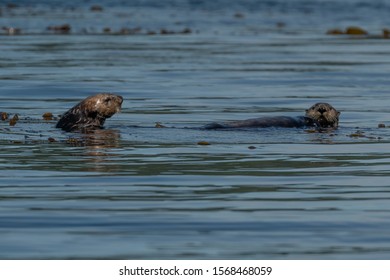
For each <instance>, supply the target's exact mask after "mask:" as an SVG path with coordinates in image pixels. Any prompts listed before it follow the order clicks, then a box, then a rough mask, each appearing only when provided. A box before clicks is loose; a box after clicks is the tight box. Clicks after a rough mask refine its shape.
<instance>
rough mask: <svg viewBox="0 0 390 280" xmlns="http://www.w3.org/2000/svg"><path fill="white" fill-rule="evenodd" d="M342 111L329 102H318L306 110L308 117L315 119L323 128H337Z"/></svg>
mask: <svg viewBox="0 0 390 280" xmlns="http://www.w3.org/2000/svg"><path fill="white" fill-rule="evenodd" d="M339 116H340V112H339V111H337V110H336V109H335V108H333V107H332V106H331V105H330V104H328V103H316V104H314V105H313V106H311V107H310V108H309V109H307V110H306V117H308V118H311V119H313V120H314V121H315V122H316V123H318V125H319V126H320V127H322V128H327V127H330V128H337V126H338V124H339Z"/></svg>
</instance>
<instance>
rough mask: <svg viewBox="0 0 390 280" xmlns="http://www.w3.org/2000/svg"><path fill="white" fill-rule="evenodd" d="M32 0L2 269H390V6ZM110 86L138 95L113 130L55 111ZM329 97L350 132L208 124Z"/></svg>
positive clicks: (18, 63) (2, 183) (15, 67)
mask: <svg viewBox="0 0 390 280" xmlns="http://www.w3.org/2000/svg"><path fill="white" fill-rule="evenodd" d="M14 3H15V5H11V4H9V2H6V3H5V2H3V1H0V27H2V29H1V30H0V34H1V35H0V111H1V112H7V113H8V115H9V116H10V117H12V116H14V115H15V114H17V115H18V116H19V120H18V121H17V122H16V124H15V125H14V126H11V125H10V123H9V120H5V121H0V167H1V168H0V170H1V171H0V258H1V259H388V258H389V256H390V237H389V234H388V233H389V232H390V223H389V219H390V183H389V179H390V159H389V155H390V154H389V148H390V130H389V128H388V127H387V126H389V125H390V118H389V115H390V109H389V107H388V103H389V88H390V80H389V74H388V73H390V48H389V44H390V39H387V38H385V36H383V35H382V34H383V29H387V28H390V18H389V17H388V13H389V11H390V1H366V0H361V1H358V0H347V1H320V0H317V1H305V0H294V1H276V0H269V1H260V0H257V1H256V0H248V1H227V0H218V1H178V0H176V1H174V0H171V1H163V2H162V1H156V0H149V1H119V0H118V1H102V0H99V1H93V3H92V2H90V1H82V2H80V1H67V2H66V3H62V1H15V2H14ZM96 5H97V6H96ZM92 6H95V7H94V8H93V9H91V7H92ZM64 26H67V27H66V28H64ZM349 26H358V27H361V28H363V29H365V30H366V31H367V32H368V34H369V35H365V36H349V35H328V34H326V33H327V31H328V30H330V29H334V28H338V29H341V30H345V29H346V28H347V27H349ZM48 27H50V28H48ZM55 27H57V28H55ZM54 29H57V30H54ZM167 33H168V34H167ZM98 92H113V93H116V94H120V95H122V96H123V98H124V102H123V106H122V111H121V113H119V114H116V115H114V116H113V117H112V118H110V119H108V120H107V121H106V124H105V129H104V130H101V131H96V132H95V133H92V134H87V135H85V134H80V133H66V132H62V131H60V130H58V129H56V128H55V123H56V120H49V121H46V120H43V118H42V115H43V114H44V113H47V112H50V113H52V114H53V115H54V116H58V115H60V114H62V113H63V112H65V111H66V110H67V109H69V108H70V107H72V106H73V105H75V104H76V103H77V102H79V101H80V100H82V99H84V98H85V97H87V96H89V95H92V94H95V93H98ZM316 102H329V103H331V104H332V105H333V106H334V107H335V108H336V109H338V110H339V111H341V116H340V127H339V129H337V130H335V131H331V132H322V133H320V132H314V131H311V130H307V129H285V128H267V129H241V130H222V131H205V130H201V129H199V127H201V126H202V125H204V124H207V123H209V122H212V121H228V120H241V119H246V118H252V117H257V116H271V115H287V116H298V115H302V114H304V111H305V109H307V108H308V107H310V106H311V105H312V104H314V103H316ZM157 122H159V123H162V124H163V125H165V126H166V128H156V127H155V124H156V123H157ZM378 124H384V125H385V127H384V128H379V127H378ZM202 142H203V144H204V143H205V142H206V143H208V144H209V145H200V144H201V143H202Z"/></svg>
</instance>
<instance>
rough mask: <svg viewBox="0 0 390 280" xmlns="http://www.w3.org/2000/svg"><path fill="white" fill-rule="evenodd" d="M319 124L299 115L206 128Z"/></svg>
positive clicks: (307, 125) (315, 125)
mask: <svg viewBox="0 0 390 280" xmlns="http://www.w3.org/2000/svg"><path fill="white" fill-rule="evenodd" d="M317 126H318V124H317V122H315V121H314V120H313V119H312V118H308V117H304V116H299V117H287V116H276V117H261V118H255V119H248V120H243V121H232V122H226V123H217V122H214V123H210V124H207V125H205V126H204V127H203V128H204V129H221V128H222V129H223V128H245V127H291V128H293V127H317Z"/></svg>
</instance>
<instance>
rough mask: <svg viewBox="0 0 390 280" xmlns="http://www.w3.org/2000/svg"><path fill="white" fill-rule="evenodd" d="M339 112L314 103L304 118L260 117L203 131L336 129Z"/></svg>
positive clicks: (212, 125)
mask: <svg viewBox="0 0 390 280" xmlns="http://www.w3.org/2000/svg"><path fill="white" fill-rule="evenodd" d="M339 116H340V112H339V111H337V110H336V109H335V108H333V107H332V106H331V105H330V104H328V103H316V104H314V105H313V106H311V107H310V108H309V109H307V110H306V114H305V116H299V117H287V116H275V117H260V118H255V119H248V120H243V121H231V122H226V123H216V122H213V123H210V124H207V125H205V126H204V127H203V128H204V129H220V128H245V127H316V128H337V127H338V123H339Z"/></svg>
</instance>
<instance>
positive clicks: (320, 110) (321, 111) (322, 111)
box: [318, 108, 326, 115]
mask: <svg viewBox="0 0 390 280" xmlns="http://www.w3.org/2000/svg"><path fill="white" fill-rule="evenodd" d="M318 112H320V113H321V115H322V114H323V113H325V112H326V109H324V108H320V109H318Z"/></svg>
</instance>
